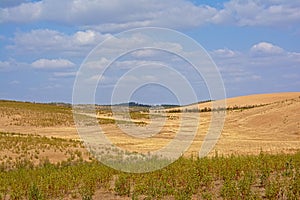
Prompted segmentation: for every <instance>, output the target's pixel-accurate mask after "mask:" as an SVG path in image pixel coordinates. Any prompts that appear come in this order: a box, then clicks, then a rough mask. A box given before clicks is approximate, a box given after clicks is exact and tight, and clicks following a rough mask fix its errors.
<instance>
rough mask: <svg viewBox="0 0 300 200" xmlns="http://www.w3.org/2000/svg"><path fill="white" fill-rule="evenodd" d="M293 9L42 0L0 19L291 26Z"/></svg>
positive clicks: (292, 4)
mask: <svg viewBox="0 0 300 200" xmlns="http://www.w3.org/2000/svg"><path fill="white" fill-rule="evenodd" d="M299 9H300V3H299V2H297V1H285V0H276V1H274V0H266V1H264V0H257V1H243V0H230V1H228V2H225V3H224V6H223V8H221V9H217V8H214V7H211V6H208V5H195V4H193V3H191V2H189V1H186V0H164V1H160V0H151V1H145V0H143V1H140V0H127V1H126V2H125V1H122V0H114V1H105V0H95V1H85V0H43V1H40V2H27V3H23V4H20V5H17V6H15V7H8V8H0V22H2V23H6V22H18V23H19V22H21V23H24V22H33V21H52V22H59V23H64V24H68V25H75V26H78V27H85V28H93V29H97V30H99V31H101V32H112V31H113V32H114V31H120V30H125V29H129V28H134V27H144V26H161V27H169V28H191V27H197V26H201V25H203V24H207V23H215V24H234V25H238V26H257V25H259V26H260V25H263V26H287V25H288V26H291V25H296V24H299V20H300V13H299V12H298V11H299ZM66 11H67V12H66ZM16 13H17V14H16Z"/></svg>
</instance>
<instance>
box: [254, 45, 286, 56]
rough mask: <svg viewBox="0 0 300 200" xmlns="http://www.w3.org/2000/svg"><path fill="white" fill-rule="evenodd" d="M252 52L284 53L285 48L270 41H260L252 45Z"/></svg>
mask: <svg viewBox="0 0 300 200" xmlns="http://www.w3.org/2000/svg"><path fill="white" fill-rule="evenodd" d="M251 52H252V53H254V54H257V55H259V54H281V53H284V50H283V49H282V48H280V47H279V46H276V45H274V44H271V43H268V42H260V43H258V44H255V45H253V46H252V47H251Z"/></svg>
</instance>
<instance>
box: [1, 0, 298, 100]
mask: <svg viewBox="0 0 300 200" xmlns="http://www.w3.org/2000/svg"><path fill="white" fill-rule="evenodd" d="M299 10H300V1H299V0H295V1H286V0H252V1H250V0H227V1H217V0H203V1H200V0H199V1H197V0H190V1H189V0H163V1H161V0H126V1H124V0H110V1H107V0H90V1H88V0H41V1H37V0H34V1H33V0H1V1H0V84H1V88H0V99H11V100H20V101H34V102H68V103H70V102H72V95H73V89H74V88H73V87H74V81H75V79H76V75H77V72H78V70H79V69H80V66H82V65H85V64H90V63H87V60H86V58H87V56H88V55H89V54H90V52H91V51H92V50H93V49H94V48H95V47H97V45H98V44H100V43H101V42H103V41H106V40H108V39H109V38H114V37H115V35H118V34H120V33H122V32H123V31H128V30H130V29H135V28H143V27H161V28H167V29H172V30H175V31H178V32H180V33H183V34H185V35H187V36H188V37H190V38H191V39H193V40H194V41H195V42H197V43H199V44H200V45H201V46H202V47H203V48H204V49H205V50H206V52H207V53H208V55H209V56H210V58H211V59H212V61H213V62H214V63H215V64H216V66H217V69H218V71H219V72H220V75H221V78H222V81H223V82H224V87H225V91H226V96H227V97H234V96H241V95H249V94H259V93H274V92H293V91H299V88H300V12H299ZM134 37H135V38H133V37H132V38H133V39H134V40H132V41H135V42H136V41H138V42H141V44H144V45H146V46H147V45H149V40H148V43H147V42H144V43H143V39H145V37H143V36H142V35H138V34H136V35H134ZM123 39H124V38H123ZM138 39H139V40H138ZM132 41H131V42H130V41H127V40H124V41H123V43H122V44H125V46H126V48H129V49H130V47H131V45H132V47H133V46H134V44H133V42H132ZM161 44H163V45H162V46H164V45H166V46H168V45H169V46H171V47H172V48H173V47H174V49H175V50H174V52H176V48H179V49H180V48H181V50H182V49H183V48H182V46H183V45H182V44H180V41H178V43H177V42H176V41H173V42H172V43H161ZM124 48H125V47H124ZM117 50H118V49H116V47H115V49H110V50H107V51H114V53H115V52H119V51H117ZM194 53H195V52H194ZM145 54H147V56H145ZM165 54H166V53H165V52H159V50H157V51H156V52H151V51H146V50H144V51H136V52H131V53H129V54H127V56H125V57H122V56H121V57H119V58H118V60H116V62H115V63H114V65H112V66H110V68H109V69H108V70H107V71H105V74H102V77H100V78H99V77H94V76H91V77H87V78H89V79H90V80H98V81H99V80H100V79H101V80H100V81H99V83H98V82H94V83H98V86H97V92H96V95H95V98H96V100H95V101H96V102H97V103H101V104H108V103H110V102H111V95H112V91H113V88H114V86H115V85H116V84H117V83H118V82H117V81H120V80H121V78H122V76H123V75H124V74H126V73H127V72H130V70H131V69H133V68H134V67H136V66H140V65H141V64H143V65H149V66H148V68H147V70H144V71H143V72H141V73H142V74H135V73H131V74H130V73H129V74H127V75H128V77H129V75H130V78H131V79H130V81H131V83H132V82H134V81H136V82H135V83H138V82H139V81H141V80H149V83H152V84H148V85H144V86H142V87H139V88H137V89H136V90H135V91H134V92H133V93H132V94H131V96H130V98H129V100H133V101H138V102H141V103H149V104H160V103H178V94H176V92H174V91H171V89H170V88H168V87H164V86H162V85H159V84H156V83H159V81H160V80H162V79H165V78H166V77H168V73H169V72H167V71H166V73H164V74H163V75H164V76H162V73H161V70H162V69H160V68H159V67H162V66H166V65H168V66H175V67H174V69H178V70H179V73H181V74H184V77H185V78H186V79H188V80H189V81H190V82H191V85H192V88H193V89H194V90H195V91H196V96H197V100H198V101H201V100H205V99H210V98H211V96H209V94H210V93H211V91H209V90H208V89H207V88H208V87H209V86H207V85H205V81H203V79H205V78H203V77H202V78H201V76H199V77H197V76H195V72H193V70H192V68H191V67H189V66H188V65H189V64H188V63H185V62H184V61H182V60H181V61H178V57H177V58H175V57H176V56H175V57H174V55H171V54H170V53H167V54H166V55H165ZM172 56H173V57H172ZM174 60H175V61H176V62H175V61H174ZM150 61H151V62H152V63H150ZM153 61H154V63H153ZM177 61H178V62H177ZM108 63H109V60H108V59H107V58H106V57H103V56H102V54H99V57H98V60H97V64H95V66H93V67H94V68H93V70H95V74H99V71H97V70H100V71H101V70H103V69H104V67H105V66H107V65H108ZM179 63H180V66H179ZM151 66H152V68H151ZM148 69H150V70H148ZM162 71H163V70H162ZM102 72H103V71H102ZM143 73H145V74H143ZM90 75H92V74H90ZM174 76H175V75H174ZM128 77H127V78H128ZM170 77H171V76H170ZM122 80H123V79H122ZM101 81H102V82H101ZM122 84H123V86H124V85H125V86H126V84H127V82H123V83H122ZM86 87H88V85H86ZM179 88H180V86H179ZM182 90H184V88H182ZM116 91H118V90H116ZM120 91H124V90H120ZM181 95H182V94H181ZM183 95H184V94H183ZM191 101H192V100H191V99H185V100H183V102H181V103H183V104H187V103H192V102H191Z"/></svg>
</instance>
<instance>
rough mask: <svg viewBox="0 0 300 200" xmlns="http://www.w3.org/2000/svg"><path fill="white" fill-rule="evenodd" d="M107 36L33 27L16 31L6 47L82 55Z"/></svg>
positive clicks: (40, 53) (89, 31)
mask: <svg viewBox="0 0 300 200" xmlns="http://www.w3.org/2000/svg"><path fill="white" fill-rule="evenodd" d="M108 37H110V35H109V34H100V33H98V32H96V31H92V30H86V31H78V32H75V33H74V34H72V35H67V34H65V33H61V32H59V31H56V30H49V29H35V30H31V31H30V32H18V33H16V34H15V37H14V38H13V42H14V44H13V45H9V46H7V49H8V50H12V51H14V52H17V53H20V54H30V55H33V54H37V55H43V54H45V53H57V52H59V54H60V55H62V54H63V55H68V56H82V55H86V54H87V53H89V51H90V50H91V49H92V48H94V47H95V45H96V44H98V43H99V42H101V41H103V40H104V39H106V38H108Z"/></svg>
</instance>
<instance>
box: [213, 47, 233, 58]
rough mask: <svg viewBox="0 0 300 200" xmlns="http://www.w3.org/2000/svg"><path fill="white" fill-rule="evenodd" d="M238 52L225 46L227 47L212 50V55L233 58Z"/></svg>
mask: <svg viewBox="0 0 300 200" xmlns="http://www.w3.org/2000/svg"><path fill="white" fill-rule="evenodd" d="M237 54H238V52H235V51H233V50H230V49H228V48H225V49H217V50H214V51H213V52H212V55H213V56H216V57H223V58H232V57H235V56H237Z"/></svg>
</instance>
